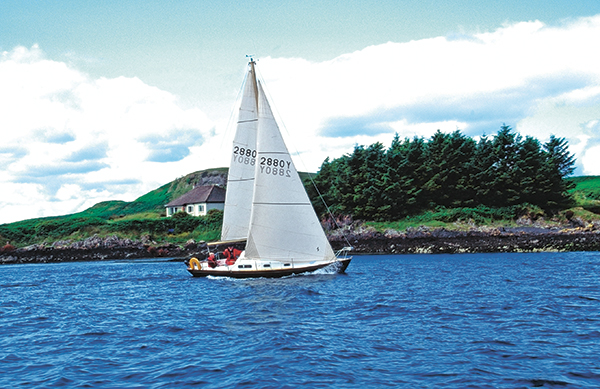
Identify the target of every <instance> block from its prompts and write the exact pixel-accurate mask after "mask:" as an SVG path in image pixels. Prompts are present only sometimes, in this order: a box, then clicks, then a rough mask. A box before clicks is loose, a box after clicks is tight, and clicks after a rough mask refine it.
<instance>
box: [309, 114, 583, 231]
mask: <svg viewBox="0 0 600 389" xmlns="http://www.w3.org/2000/svg"><path fill="white" fill-rule="evenodd" d="M574 163H575V160H574V158H573V156H572V155H571V154H570V153H569V152H568V150H567V142H566V141H565V140H564V139H563V138H556V137H554V136H553V137H551V138H550V141H549V142H548V143H546V144H544V145H543V146H542V145H541V144H540V142H539V141H538V140H537V139H535V138H532V137H525V139H523V138H522V137H521V136H520V135H519V134H516V133H514V132H513V130H512V129H511V128H510V127H509V126H507V125H502V126H501V128H500V130H499V131H498V133H497V134H496V135H495V136H494V137H493V138H488V137H486V136H484V137H481V138H480V139H479V140H478V141H475V140H473V139H471V138H469V137H466V136H465V135H463V134H462V133H461V132H460V131H458V130H457V131H455V132H453V133H451V134H444V133H442V132H441V131H437V132H436V133H435V134H434V135H433V136H432V137H431V138H430V139H429V140H425V139H423V138H414V139H412V140H409V139H404V140H400V139H399V137H398V136H397V135H396V137H395V138H394V140H393V141H392V144H391V146H390V148H389V149H387V150H385V149H384V147H383V145H382V144H381V143H375V144H372V145H370V146H368V147H365V146H358V145H357V146H356V147H355V148H354V152H353V153H352V154H347V155H344V156H342V157H341V158H338V159H335V160H333V161H330V160H329V159H327V160H326V161H325V162H324V163H323V165H322V166H321V170H320V171H319V173H318V174H317V175H316V177H315V179H314V181H315V183H316V185H317V187H318V188H319V190H320V191H321V193H322V195H323V198H324V199H325V201H326V202H327V203H328V204H333V206H332V209H331V211H332V212H333V213H335V214H346V215H352V216H353V217H354V218H356V219H363V220H374V221H383V220H398V219H400V218H403V217H405V216H407V215H416V214H419V213H422V212H424V211H427V210H431V209H438V208H439V207H442V208H444V209H450V208H453V209H454V208H456V209H463V210H464V209H476V210H477V212H475V213H474V214H473V215H474V216H473V217H471V219H477V218H478V217H479V216H478V215H481V214H485V212H488V211H485V212H484V211H482V210H483V209H488V210H490V209H496V208H498V209H508V210H510V211H509V212H508V213H507V212H505V211H503V212H502V214H511V215H514V214H515V212H513V211H514V210H515V209H517V208H518V207H521V206H522V204H531V205H532V206H534V207H540V208H542V209H546V210H554V209H557V208H560V207H564V206H566V205H568V204H569V201H570V196H569V193H568V190H569V189H570V188H571V185H572V184H570V183H569V181H568V180H566V177H567V176H568V175H569V174H571V173H572V172H573V169H574V167H573V165H574ZM309 194H311V198H316V196H315V195H316V191H315V190H314V189H311V192H309ZM315 205H316V209H317V211H319V212H321V213H322V212H323V211H324V207H323V206H320V205H319V204H315ZM478 206H483V207H484V208H480V207H478ZM514 207H517V208H514ZM456 212H459V211H456ZM460 212H463V211H460ZM469 212H470V213H472V212H471V211H469ZM460 216H461V215H458V214H452V217H454V218H460ZM463 216H465V215H463ZM481 217H484V216H481ZM485 217H486V218H487V216H485ZM490 217H491V218H492V219H494V218H495V217H492V216H490ZM511 217H512V216H511Z"/></svg>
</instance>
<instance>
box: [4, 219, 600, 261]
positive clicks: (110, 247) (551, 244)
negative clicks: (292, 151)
mask: <svg viewBox="0 0 600 389" xmlns="http://www.w3.org/2000/svg"><path fill="white" fill-rule="evenodd" d="M344 236H345V238H343V237H342V235H341V234H340V233H333V234H331V235H330V241H331V243H332V246H333V248H334V249H336V250H337V249H341V248H342V247H345V246H348V244H349V245H350V246H352V247H353V249H352V253H354V254H426V253H427V254H438V253H447V254H454V253H491V252H536V251H600V228H586V229H584V228H569V229H548V228H534V227H520V228H493V229H472V230H468V231H449V230H446V229H443V228H438V229H429V228H425V227H420V228H409V229H408V230H407V231H406V232H403V233H398V232H396V231H388V232H386V233H379V232H376V231H374V230H372V229H360V228H359V229H352V230H349V231H346V232H345V233H344ZM222 249H223V248H219V247H217V248H214V249H212V250H213V251H219V250H222ZM206 252H207V246H206V243H205V242H194V241H188V242H187V243H186V244H185V245H181V246H180V245H175V244H157V243H156V242H154V241H152V238H151V237H150V236H147V235H146V236H142V237H141V239H139V240H130V239H121V238H118V237H117V236H109V237H106V238H100V237H97V236H93V237H91V238H88V239H86V240H83V241H75V242H71V241H58V242H55V243H53V244H51V245H32V246H28V247H23V248H18V249H14V248H9V249H7V246H4V248H2V250H0V264H17V263H50V262H71V261H102V260H113V259H136V258H158V257H165V258H175V260H182V259H185V258H189V257H191V256H198V255H200V256H203V255H205V253H206Z"/></svg>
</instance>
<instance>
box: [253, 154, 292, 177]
mask: <svg viewBox="0 0 600 389" xmlns="http://www.w3.org/2000/svg"><path fill="white" fill-rule="evenodd" d="M290 165H291V162H290V161H285V160H283V159H277V158H267V157H260V172H261V173H263V174H272V175H274V176H282V177H291V176H290Z"/></svg>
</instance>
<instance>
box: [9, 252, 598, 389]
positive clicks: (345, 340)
mask: <svg viewBox="0 0 600 389" xmlns="http://www.w3.org/2000/svg"><path fill="white" fill-rule="evenodd" d="M599 276H600V253H535V254H484V255H482V254H476V255H404V256H360V257H356V258H355V259H354V260H353V262H352V263H351V264H350V267H349V268H348V271H347V274H345V275H339V274H314V275H308V276H295V277H290V278H286V279H274V280H273V279H254V280H233V279H227V278H212V279H211V278H209V279H206V278H204V279H202V278H193V277H190V276H189V275H188V273H187V272H186V271H185V269H184V265H183V264H182V263H178V262H161V261H114V262H88V263H65V264H39V265H11V266H1V267H0V293H1V295H0V387H3V388H4V387H6V388H9V387H17V386H20V387H44V388H45V387H55V386H66V387H107V388H118V387H122V388H162V387H187V386H200V387H203V388H220V387H241V388H245V387H248V388H250V387H251V388H254V387H259V388H296V387H298V386H300V385H303V386H305V387H311V388H313V387H335V388H344V387H348V388H359V387H369V388H370V387H393V388H427V387H452V388H465V387H477V388H486V387H489V388H519V387H523V388H527V387H551V388H552V387H556V388H571V387H572V388H584V387H600V279H599Z"/></svg>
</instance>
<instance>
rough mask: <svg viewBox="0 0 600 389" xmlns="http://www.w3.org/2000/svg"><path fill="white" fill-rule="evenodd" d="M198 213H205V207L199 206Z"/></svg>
mask: <svg viewBox="0 0 600 389" xmlns="http://www.w3.org/2000/svg"><path fill="white" fill-rule="evenodd" d="M198 212H204V205H202V204H200V205H198Z"/></svg>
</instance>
